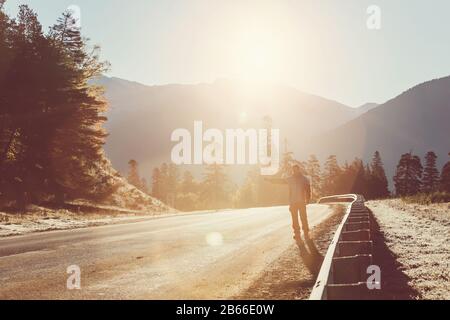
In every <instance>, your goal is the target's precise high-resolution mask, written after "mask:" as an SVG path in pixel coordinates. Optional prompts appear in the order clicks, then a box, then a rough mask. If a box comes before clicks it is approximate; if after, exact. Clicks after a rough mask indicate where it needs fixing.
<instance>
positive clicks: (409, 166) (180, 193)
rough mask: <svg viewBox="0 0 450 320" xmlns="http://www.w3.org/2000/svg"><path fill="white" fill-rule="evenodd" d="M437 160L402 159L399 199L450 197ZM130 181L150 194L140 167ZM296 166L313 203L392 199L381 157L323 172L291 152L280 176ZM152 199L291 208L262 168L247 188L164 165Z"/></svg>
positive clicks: (191, 205) (183, 204)
mask: <svg viewBox="0 0 450 320" xmlns="http://www.w3.org/2000/svg"><path fill="white" fill-rule="evenodd" d="M436 159H437V157H436V155H435V154H434V152H429V153H427V155H426V156H425V167H424V168H422V165H421V161H420V158H419V157H417V156H414V155H412V154H411V153H408V154H405V155H403V156H402V157H401V159H400V161H399V164H398V166H397V172H396V175H395V177H394V183H395V192H394V195H396V196H405V195H414V194H417V193H419V192H422V193H432V192H435V191H443V192H447V193H450V162H448V163H447V164H446V165H445V166H444V168H443V170H442V172H441V174H439V171H438V170H437V168H436ZM129 164H130V171H129V175H128V179H129V181H130V182H131V183H133V184H134V185H136V186H137V187H138V188H140V189H141V190H142V191H144V192H148V189H149V188H148V187H147V186H146V183H145V181H144V182H143V180H142V179H141V178H140V177H139V173H138V164H137V162H136V161H134V160H132V161H130V162H129ZM293 164H298V165H299V166H300V167H301V168H302V170H303V172H304V173H305V175H307V176H308V178H309V180H310V183H311V192H312V200H313V201H315V200H318V199H319V198H320V197H323V196H327V195H334V194H347V193H357V194H362V195H364V197H365V198H366V199H368V200H370V199H383V198H388V197H390V196H391V192H390V191H389V188H388V179H387V177H386V173H385V170H384V165H383V162H382V159H381V155H380V153H379V152H378V151H376V152H375V153H374V155H373V158H372V160H371V162H370V163H369V164H365V163H364V162H363V161H362V160H361V159H358V158H356V159H355V160H353V161H352V162H351V163H347V162H346V163H344V164H343V165H340V164H339V163H338V160H337V157H336V156H335V155H331V156H329V157H328V158H327V159H326V161H325V163H324V165H323V166H321V164H320V162H319V160H318V159H317V157H316V156H314V155H311V156H310V157H309V159H308V160H307V161H305V162H300V161H296V160H295V159H294V158H293V154H292V153H291V152H286V153H285V154H283V157H282V162H281V168H280V173H279V175H280V176H288V175H289V174H290V170H291V167H292V165H293ZM149 193H150V194H151V195H152V196H154V197H156V198H158V199H160V200H161V201H163V202H165V203H167V204H169V205H171V206H173V207H175V208H177V209H179V210H182V211H191V210H205V209H220V208H228V207H235V208H250V207H259V206H275V205H285V204H287V203H288V190H287V186H283V185H275V184H272V183H270V182H268V181H266V180H265V179H264V176H261V175H260V172H259V168H257V167H254V168H253V169H251V170H249V171H248V173H247V176H246V178H245V180H244V182H243V183H242V185H241V186H237V185H235V184H233V183H231V182H230V179H229V178H228V176H227V171H226V167H225V166H223V165H210V166H205V167H204V174H203V177H202V178H201V179H200V180H199V181H197V180H196V179H195V178H194V176H193V175H192V173H191V172H190V171H187V170H186V171H184V172H183V173H181V172H180V169H179V168H178V167H177V166H176V165H173V164H162V165H161V166H160V167H158V168H155V169H154V170H153V175H152V183H151V192H149Z"/></svg>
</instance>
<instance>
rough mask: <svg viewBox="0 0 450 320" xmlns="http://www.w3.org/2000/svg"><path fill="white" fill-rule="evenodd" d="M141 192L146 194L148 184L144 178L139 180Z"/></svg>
mask: <svg viewBox="0 0 450 320" xmlns="http://www.w3.org/2000/svg"><path fill="white" fill-rule="evenodd" d="M141 191H142V192H144V193H147V194H148V184H147V179H145V178H142V179H141Z"/></svg>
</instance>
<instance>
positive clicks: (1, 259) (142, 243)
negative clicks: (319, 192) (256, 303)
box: [0, 205, 332, 299]
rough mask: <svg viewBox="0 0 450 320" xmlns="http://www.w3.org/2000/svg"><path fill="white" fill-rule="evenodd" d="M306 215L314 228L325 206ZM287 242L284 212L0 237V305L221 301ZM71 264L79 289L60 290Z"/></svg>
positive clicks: (282, 209)
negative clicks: (29, 301) (13, 301)
mask: <svg viewBox="0 0 450 320" xmlns="http://www.w3.org/2000/svg"><path fill="white" fill-rule="evenodd" d="M308 212H309V213H308V216H309V221H310V225H311V226H314V225H317V224H319V223H320V222H321V221H323V220H324V219H326V218H327V216H328V215H329V214H330V213H332V207H329V206H328V205H310V206H309V207H308ZM292 243H293V240H292V232H291V226H290V214H289V211H288V208H287V207H274V208H258V209H245V210H232V211H220V212H215V213H201V214H189V215H181V216H171V217H163V218H156V219H155V218H153V219H148V220H145V221H140V222H134V223H124V224H116V225H108V226H101V227H92V228H85V229H76V230H66V231H54V232H45V233H36V234H29V235H25V236H17V237H11V238H4V239H0V299H226V298H229V297H232V296H235V295H236V294H239V292H241V290H244V289H245V288H247V287H248V286H249V285H250V284H251V282H252V281H253V280H254V279H256V277H257V276H258V274H259V273H260V272H261V271H263V270H264V268H265V267H266V266H267V265H268V264H269V263H271V262H272V261H274V260H275V259H277V257H279V256H280V254H281V253H283V252H284V251H285V250H286V249H287V248H288V247H289V246H290V245H292ZM73 265H76V266H79V268H80V271H81V276H80V279H81V289H80V290H77V289H75V290H69V289H67V280H68V278H69V277H70V274H68V273H67V268H68V267H69V266H73ZM72 279H73V278H71V280H72ZM70 283H73V282H70Z"/></svg>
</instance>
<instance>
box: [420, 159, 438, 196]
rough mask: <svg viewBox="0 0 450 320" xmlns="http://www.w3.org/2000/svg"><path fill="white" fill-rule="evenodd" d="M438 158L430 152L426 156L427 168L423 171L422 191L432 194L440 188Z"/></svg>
mask: <svg viewBox="0 0 450 320" xmlns="http://www.w3.org/2000/svg"><path fill="white" fill-rule="evenodd" d="M436 159H437V156H436V154H435V153H434V152H432V151H430V152H428V153H427V154H426V156H425V168H424V170H423V179H422V191H423V192H426V193H431V192H434V191H436V190H437V189H438V188H439V171H438V170H437V168H436Z"/></svg>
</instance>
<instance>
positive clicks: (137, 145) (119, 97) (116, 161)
mask: <svg viewBox="0 0 450 320" xmlns="http://www.w3.org/2000/svg"><path fill="white" fill-rule="evenodd" d="M97 84H99V85H102V86H104V87H105V89H106V97H107V99H108V101H109V103H110V111H109V112H108V114H107V116H108V122H107V124H106V128H107V130H108V132H109V134H110V135H109V137H108V140H107V144H106V148H105V149H106V152H107V155H108V157H109V158H110V159H111V161H112V163H113V165H114V167H115V168H117V169H118V170H120V171H121V172H126V170H127V163H128V161H129V159H131V158H133V159H136V160H137V161H138V162H139V163H140V168H141V172H142V174H143V175H144V176H146V177H149V175H150V172H151V170H152V169H153V167H154V166H156V165H159V164H160V163H161V162H163V161H169V160H170V159H169V156H170V151H171V148H172V146H173V143H172V142H171V141H170V135H171V133H172V131H173V130H175V129H177V128H187V129H189V130H192V129H193V122H194V121H195V120H202V121H203V123H204V127H205V128H219V129H226V128H231V129H233V128H261V127H262V126H263V124H264V123H263V118H264V117H265V116H267V115H268V116H270V117H271V118H272V119H273V127H274V128H280V129H281V136H282V137H283V138H284V137H287V138H288V145H289V148H290V149H292V150H296V149H298V148H300V147H301V146H302V145H303V144H304V142H305V140H306V139H307V138H308V137H311V136H313V135H316V134H319V133H322V132H325V131H327V130H331V129H333V128H336V127H338V126H339V125H342V124H344V123H346V122H347V121H349V120H350V119H353V118H354V117H356V116H357V115H358V113H357V112H356V110H355V109H353V108H350V107H347V106H345V105H342V104H340V103H338V102H335V101H331V100H327V99H324V98H321V97H318V96H314V95H310V94H306V93H303V92H301V91H298V90H296V89H293V88H290V87H287V86H281V85H267V84H255V83H252V84H248V83H241V82H233V81H229V80H218V81H216V82H214V83H211V84H198V85H165V86H144V85H142V84H139V83H135V82H130V81H126V80H122V79H118V78H107V77H103V78H100V79H98V80H97Z"/></svg>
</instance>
